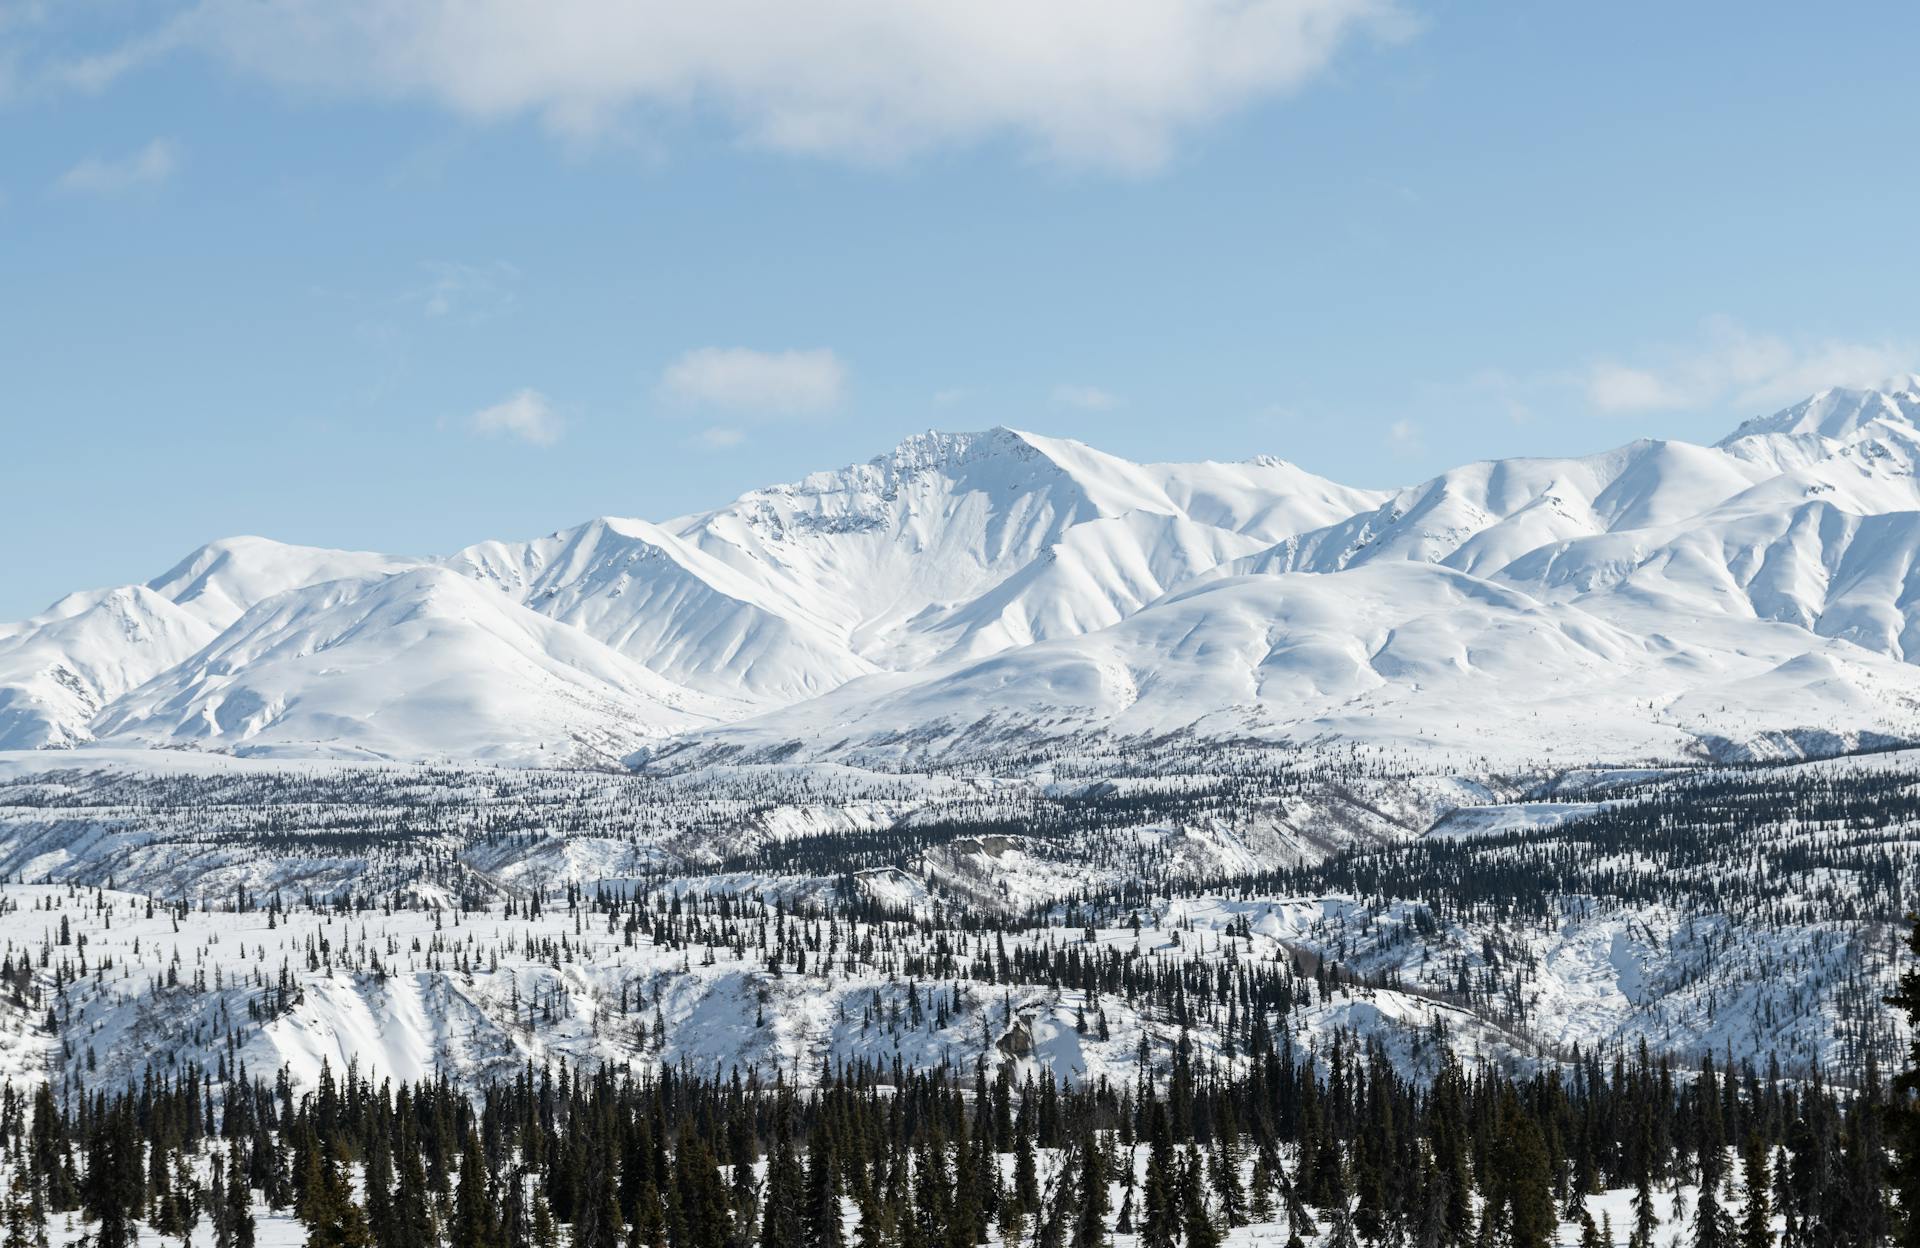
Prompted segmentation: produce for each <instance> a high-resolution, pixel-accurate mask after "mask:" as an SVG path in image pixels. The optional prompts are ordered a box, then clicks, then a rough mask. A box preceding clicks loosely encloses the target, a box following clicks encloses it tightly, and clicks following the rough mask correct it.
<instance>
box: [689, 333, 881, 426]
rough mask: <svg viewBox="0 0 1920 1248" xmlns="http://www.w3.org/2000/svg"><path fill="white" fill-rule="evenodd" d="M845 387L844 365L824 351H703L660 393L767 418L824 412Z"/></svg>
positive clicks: (724, 349) (738, 348) (835, 356)
mask: <svg viewBox="0 0 1920 1248" xmlns="http://www.w3.org/2000/svg"><path fill="white" fill-rule="evenodd" d="M846 384H847V369H846V365H844V364H842V363H841V362H840V357H839V356H837V355H835V354H834V353H833V352H831V351H828V350H826V349H824V348H820V349H816V350H811V351H755V350H753V349H752V348H749V347H702V348H700V349H699V350H697V351H689V352H687V353H686V354H685V355H683V356H681V357H680V358H679V359H677V360H675V361H674V362H673V363H671V364H669V365H667V369H666V371H665V372H664V373H662V374H661V376H660V390H661V392H662V393H664V394H666V395H668V396H669V397H671V398H674V399H678V400H680V401H682V402H687V403H694V404H699V405H701V406H705V407H721V408H732V409H735V410H739V411H747V412H759V413H765V414H778V413H796V412H817V411H822V410H825V409H827V408H830V407H833V406H834V405H836V404H837V403H839V402H840V399H841V396H842V394H843V392H844V391H845V389H846Z"/></svg>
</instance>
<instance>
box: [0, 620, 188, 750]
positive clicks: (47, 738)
mask: <svg viewBox="0 0 1920 1248" xmlns="http://www.w3.org/2000/svg"><path fill="white" fill-rule="evenodd" d="M213 635H214V629H213V628H212V627H211V626H210V625H208V624H207V623H205V622H204V621H203V620H201V619H200V618H199V617H198V616H195V615H192V614H189V613H188V612H186V611H184V610H182V609H181V608H180V607H178V606H176V605H175V604H174V603H173V602H172V601H170V600H169V599H167V598H166V597H164V596H162V595H160V594H157V593H155V592H154V591H153V590H151V589H148V588H146V587H145V586H140V585H130V586H126V587H123V588H120V589H107V590H95V591H92V592H88V593H78V594H68V595H67V596H66V597H65V598H62V599H61V600H60V601H59V602H56V603H54V604H53V606H52V607H50V608H48V609H47V610H46V611H45V612H43V613H42V614H40V615H37V616H35V617H33V618H32V619H30V620H24V621H22V622H20V623H18V624H9V625H5V626H0V749H9V750H21V749H39V748H41V747H43V746H62V745H74V744H77V743H79V742H82V741H86V740H89V739H91V738H92V736H93V731H92V727H91V725H92V722H93V719H94V717H95V716H96V715H98V714H99V713H100V711H101V709H102V708H103V707H105V706H106V705H107V704H108V703H110V702H112V701H113V700H114V699H115V698H117V697H119V696H120V695H121V694H123V693H125V692H126V691H127V690H129V689H131V688H133V687H134V686H135V685H138V684H141V683H143V682H145V681H146V680H147V679H149V678H150V677H153V676H155V675H158V674H159V673H160V672H163V671H165V670H166V669H167V668H169V667H171V666H173V665H174V664H175V663H178V662H179V661H180V660H181V659H184V658H186V657H187V656H188V655H189V654H192V653H193V652H194V651H195V650H198V649H199V648H200V647H201V646H204V645H206V644H207V642H209V641H211V640H212V639H213Z"/></svg>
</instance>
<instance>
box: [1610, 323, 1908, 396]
mask: <svg viewBox="0 0 1920 1248" xmlns="http://www.w3.org/2000/svg"><path fill="white" fill-rule="evenodd" d="M1651 355H1652V358H1651V359H1650V360H1647V361H1642V362H1638V363H1623V362H1621V361H1618V360H1603V361H1600V362H1598V363H1596V364H1594V365H1592V366H1591V367H1590V368H1589V369H1588V370H1587V372H1586V374H1585V376H1584V378H1583V379H1582V387H1583V389H1584V390H1585V393H1586V397H1587V401H1588V402H1589V403H1590V404H1592V405H1593V407H1594V408H1595V409H1597V410H1599V411H1602V412H1646V411H1688V410H1703V409H1712V408H1720V407H1735V408H1740V409H1745V410H1755V411H1757V410H1760V409H1763V408H1764V409H1768V410H1771V409H1773V408H1776V407H1780V406H1784V405H1785V404H1788V403H1792V402H1794V401H1796V400H1798V399H1802V398H1805V397H1806V396H1807V395H1809V394H1811V393H1813V392H1814V391H1816V390H1820V389H1824V388H1826V387H1828V386H1873V385H1878V384H1879V383H1880V382H1881V381H1882V380H1884V379H1885V378H1887V377H1889V376H1892V375H1894V374H1896V373H1901V372H1904V371H1905V370H1907V369H1909V368H1911V367H1912V366H1913V362H1914V360H1915V359H1920V351H1916V349H1915V347H1914V345H1913V344H1899V343H1890V342H1882V343H1864V342H1840V341H1831V340H1829V341H1818V342H1816V341H1798V342H1796V341H1792V340H1789V339H1786V338H1781V337H1777V336H1774V335H1770V334H1757V333H1753V332H1751V331H1749V330H1747V329H1744V328H1742V327H1741V326H1739V325H1737V324H1735V323H1734V322H1733V321H1731V320H1728V319H1726V318H1724V317H1716V318H1713V319H1711V320H1709V321H1708V322H1707V324H1706V328H1705V332H1704V334H1703V335H1702V338H1701V340H1700V341H1699V342H1697V343H1692V344H1688V345H1686V346H1683V347H1671V348H1667V349H1665V350H1661V351H1655V352H1652V353H1651Z"/></svg>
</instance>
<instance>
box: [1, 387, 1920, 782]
mask: <svg viewBox="0 0 1920 1248" xmlns="http://www.w3.org/2000/svg"><path fill="white" fill-rule="evenodd" d="M1917 469H1920V378H1915V377H1909V378H1904V379H1901V380H1898V381H1896V382H1893V383H1890V384H1888V385H1886V386H1883V387H1880V388H1876V389H1869V390H1848V389H1835V390H1827V391H1823V392H1821V393H1819V394H1817V395H1814V396H1813V397H1811V398H1809V399H1807V400H1806V401H1804V402H1802V403H1799V404H1796V405H1795V406H1793V407H1790V408H1788V409H1786V410H1785V411H1782V412H1779V413H1777V414H1775V415H1771V416H1766V417H1762V418H1759V419H1756V420H1752V421H1749V422H1747V423H1746V424H1743V425H1741V426H1740V427H1739V428H1738V429H1736V430H1734V431H1733V432H1732V433H1731V434H1730V435H1729V436H1728V437H1726V438H1724V439H1722V440H1721V441H1720V442H1718V443H1716V444H1715V445H1713V446H1695V445H1691V444H1688V443H1684V442H1670V441H1641V442H1634V443H1631V444H1629V445H1626V446H1623V447H1620V448H1617V449H1615V450H1611V451H1607V452H1604V453H1601V454H1596V455H1590V456H1583V457H1578V458H1564V459H1550V458H1530V459H1506V460H1493V461H1484V462H1480V463H1474V464H1468V465H1465V466H1462V467H1459V468H1456V469H1453V470H1450V471H1448V472H1445V473H1442V474H1441V475H1439V476H1437V477H1435V478H1433V479H1431V480H1429V481H1425V482H1421V483H1420V484H1417V485H1414V486H1410V487H1408V488H1405V489H1401V490H1396V491H1391V492H1383V491H1375V490H1365V489H1356V488H1352V487H1348V486H1343V485H1340V484H1337V483H1335V482H1332V481H1329V480H1326V479H1324V478H1321V477H1318V476H1315V475H1314V474H1312V473H1309V472H1307V471H1305V470H1304V469H1302V468H1299V467H1297V466H1296V465H1293V464H1290V463H1287V462H1285V461H1282V460H1278V459H1272V458H1265V457H1263V458H1260V459H1256V460H1252V461H1247V462H1241V463H1214V462H1202V463H1183V464H1136V463H1131V462H1129V461H1127V460H1124V459H1120V458H1118V457H1115V456H1112V455H1108V454H1105V453H1103V452H1101V451H1098V450H1096V449H1094V448H1092V447H1089V446H1086V445H1084V444H1081V443H1079V442H1073V441H1067V440H1062V439H1056V438H1048V437H1042V436H1038V435H1035V434H1030V433H1022V432H1018V431H1014V430H1010V429H1000V428H996V429H991V430H988V431H986V432H983V433H927V434H922V435H918V436H915V437H911V438H909V439H907V440H906V441H904V442H902V443H901V444H900V445H899V446H897V447H895V448H894V449H893V450H892V451H890V452H888V453H887V454H885V455H882V456H880V457H879V458H877V459H874V460H873V461H871V462H869V463H865V464H857V465H854V466H851V467H848V468H844V469H840V470H838V471H833V472H821V473H815V474H813V475H811V476H808V477H806V478H804V479H802V480H800V481H798V482H795V483H792V484H787V485H776V486H770V487H768V488H765V489H760V490H755V491H753V492H750V493H748V494H745V495H743V496H742V497H740V498H738V499H735V500H734V501H733V502H731V503H728V504H727V505H725V506H723V507H720V508H718V509H716V510H713V511H709V512H703V513H699V514H695V515H690V516H683V517H680V518H678V519H674V520H668V521H664V522H659V523H654V522H649V521H645V520H635V519H624V518H614V517H603V518H600V519H596V520H592V521H589V522H587V523H585V524H582V525H579V526H577V527H575V528H571V529H565V530H562V531H560V532H557V533H553V534H551V535H548V536H546V537H541V538H535V539H533V540H530V541H517V542H508V541H485V542H481V543H479V544H477V545H474V546H470V547H468V548H466V549H464V550H461V551H457V552H455V553H453V554H450V555H446V556H439V557H430V558H404V557H397V556H391V555H384V554H375V553H367V552H354V551H337V550H322V549H314V548H309V547H301V546H290V545H286V544H282V543H278V542H273V541H269V540H267V539H264V538H257V537H241V538H230V539H226V540H223V541H218V542H214V543H212V544H210V545H207V546H205V547H202V548H201V549H199V550H197V551H194V552H193V553H192V554H190V555H188V556H187V557H186V558H185V559H184V560H182V561H181V562H180V563H179V564H178V565H176V566H175V567H173V568H172V569H170V570H168V571H166V572H164V573H162V574H161V575H159V576H157V577H155V578H154V579H153V580H151V581H149V582H147V583H145V584H143V585H130V586H121V587H116V588H112V589H106V590H95V591H87V592H82V593H75V594H71V595H69V596H67V597H65V598H63V599H61V600H60V601H59V602H57V603H55V604H53V606H51V607H50V608H48V609H47V610H46V611H45V612H43V613H41V614H40V615H37V616H35V617H33V618H31V619H28V620H23V621H20V622H19V623H16V624H11V625H0V748H4V749H14V750H26V749H47V748H86V747H90V746H97V745H100V744H111V745H115V746H138V747H164V748H192V749H202V750H216V751H226V752H231V753H236V754H247V755H256V756H270V757H302V758H304V757H332V758H370V759H405V760H439V759H454V760H481V761H496V762H507V763H527V764H538V763H542V762H550V763H556V764H558V763H566V764H576V763H582V762H588V763H597V764H609V765H612V764H619V763H622V762H624V763H627V764H635V765H646V766H650V767H686V766H699V765H705V764H710V763H715V762H755V761H762V762H766V761H789V760H795V759H806V760H825V761H845V762H853V763H859V764H862V765H869V766H883V767H921V766H934V765H940V764H944V763H957V762H966V761H968V760H973V759H980V758H984V757H987V756H989V755H993V754H1000V753H1004V752H1006V751H1008V750H1009V749H1013V748H1016V747H1018V748H1019V749H1022V750H1026V751H1028V752H1030V753H1031V752H1033V751H1034V750H1036V749H1038V748H1040V747H1046V748H1080V747H1084V746H1085V745H1087V743H1089V742H1093V741H1101V742H1105V743H1108V744H1109V745H1111V744H1112V743H1116V742H1117V743H1125V742H1129V741H1136V740H1164V739H1167V738H1169V737H1183V738H1188V739H1193V740H1199V741H1209V740H1218V741H1221V742H1236V743H1239V742H1254V743H1261V744H1265V745H1268V746H1308V745H1322V746H1327V745H1340V746H1343V747H1365V748H1368V749H1375V750H1380V751H1388V752H1393V753H1400V754H1415V755H1422V756H1426V755H1431V756H1435V757H1458V758H1474V759H1480V760H1485V761H1487V762H1488V763H1489V764H1491V765H1495V766H1499V767H1506V766H1523V765H1527V764H1532V763H1539V762H1547V761H1560V762H1573V761H1599V760H1605V761H1612V762H1627V761H1658V760H1672V759H1682V758H1686V757H1697V756H1701V755H1703V754H1706V755H1714V756H1719V757H1732V758H1762V757H1795V756H1800V755H1804V754H1810V753H1819V752H1825V751H1829V750H1833V749H1842V748H1852V747H1856V746H1859V745H1861V744H1871V743H1873V742H1876V741H1883V740H1884V741H1894V740H1905V739H1910V738H1914V737H1920V714H1917V713H1916V712H1920V471H1917ZM1040 753H1041V754H1044V749H1040ZM1035 756H1036V757H1037V756H1038V755H1035Z"/></svg>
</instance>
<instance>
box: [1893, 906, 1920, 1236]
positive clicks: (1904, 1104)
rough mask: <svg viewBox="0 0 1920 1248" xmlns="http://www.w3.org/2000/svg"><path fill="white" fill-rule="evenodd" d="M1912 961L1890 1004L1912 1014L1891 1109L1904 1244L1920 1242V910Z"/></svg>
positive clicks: (1912, 920)
mask: <svg viewBox="0 0 1920 1248" xmlns="http://www.w3.org/2000/svg"><path fill="white" fill-rule="evenodd" d="M1907 923H1908V929H1907V966H1906V969H1905V970H1903V971H1901V972H1900V979H1899V981H1898V985H1897V986H1896V988H1895V989H1894V992H1893V993H1892V995H1890V996H1889V997H1888V998H1887V1004H1888V1005H1891V1006H1893V1007H1894V1008H1895V1009H1897V1010H1899V1011H1901V1012H1902V1013H1904V1014H1905V1015H1906V1016H1907V1062H1906V1065H1905V1066H1903V1067H1901V1069H1900V1073H1899V1074H1898V1075H1897V1076H1895V1078H1894V1081H1893V1097H1892V1102H1891V1104H1890V1106H1889V1111H1888V1115H1887V1117H1888V1126H1889V1131H1888V1134H1889V1135H1891V1136H1892V1141H1891V1142H1892V1144H1893V1155H1894V1161H1893V1165H1892V1167H1891V1170H1892V1179H1893V1190H1894V1193H1895V1195H1896V1196H1897V1197H1898V1198H1899V1205H1900V1210H1901V1218H1900V1223H1899V1229H1898V1232H1897V1234H1898V1242H1899V1244H1900V1246H1901V1248H1920V915H1913V914H1909V915H1908V916H1907Z"/></svg>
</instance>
